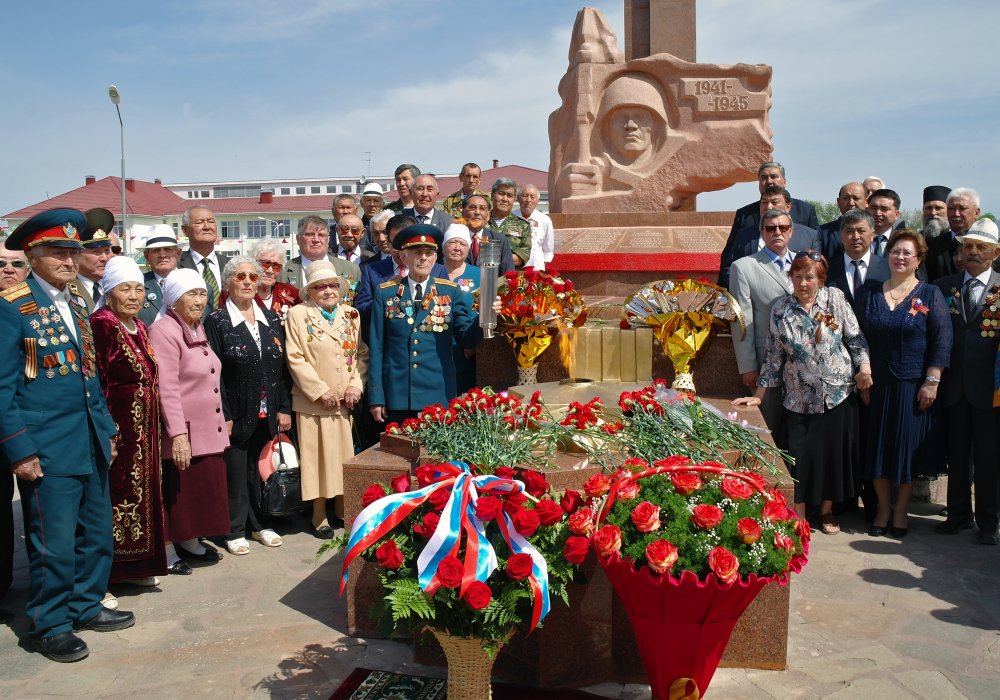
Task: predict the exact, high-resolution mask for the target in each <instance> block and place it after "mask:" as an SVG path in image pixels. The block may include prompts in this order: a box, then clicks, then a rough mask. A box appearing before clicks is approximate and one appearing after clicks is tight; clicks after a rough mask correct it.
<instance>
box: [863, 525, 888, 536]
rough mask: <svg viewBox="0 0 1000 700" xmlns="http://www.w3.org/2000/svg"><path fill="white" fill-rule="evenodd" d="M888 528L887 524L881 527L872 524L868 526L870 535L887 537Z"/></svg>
mask: <svg viewBox="0 0 1000 700" xmlns="http://www.w3.org/2000/svg"><path fill="white" fill-rule="evenodd" d="M887 531H888V529H887V528H886V527H885V526H882V527H879V526H878V525H872V526H871V527H870V528H868V536H869V537H885V533H886V532H887Z"/></svg>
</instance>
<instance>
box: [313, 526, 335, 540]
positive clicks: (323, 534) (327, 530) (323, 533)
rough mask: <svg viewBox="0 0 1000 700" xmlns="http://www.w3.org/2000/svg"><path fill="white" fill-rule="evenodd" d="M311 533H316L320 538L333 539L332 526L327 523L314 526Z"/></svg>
mask: <svg viewBox="0 0 1000 700" xmlns="http://www.w3.org/2000/svg"><path fill="white" fill-rule="evenodd" d="M312 531H313V534H314V535H316V537H318V538H319V539H321V540H332V539H333V528H332V527H330V526H329V525H320V526H319V527H314V528H313V529H312Z"/></svg>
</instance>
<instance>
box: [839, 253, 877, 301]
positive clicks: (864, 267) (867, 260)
mask: <svg viewBox="0 0 1000 700" xmlns="http://www.w3.org/2000/svg"><path fill="white" fill-rule="evenodd" d="M871 259H872V251H871V248H869V249H868V251H867V252H866V253H865V254H864V256H863V257H862V258H861V259H860V260H859V262H860V263H861V264H860V265H859V266H858V267H859V268H861V269H860V270H859V271H860V273H861V281H862V282H864V281H865V280H866V279H868V266H869V265H870V264H871ZM844 269H845V270H846V271H847V286H848V288H849V289H850V290H851V294H852V295H853V294H855V293H856V291H857V290H855V289H854V258H852V257H851V256H849V255H848V254H847V253H844Z"/></svg>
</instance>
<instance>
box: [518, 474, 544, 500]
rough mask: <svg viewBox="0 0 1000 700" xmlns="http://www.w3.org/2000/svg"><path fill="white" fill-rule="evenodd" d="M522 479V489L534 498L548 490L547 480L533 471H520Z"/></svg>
mask: <svg viewBox="0 0 1000 700" xmlns="http://www.w3.org/2000/svg"><path fill="white" fill-rule="evenodd" d="M521 476H522V479H523V480H524V489H525V491H527V492H528V493H530V494H531V495H532V496H534V497H535V498H539V497H541V495H542V494H544V493H545V492H546V491H548V490H549V482H548V481H546V480H545V477H544V476H542V475H541V474H539V473H538V472H535V471H525V472H523V473H522V475H521Z"/></svg>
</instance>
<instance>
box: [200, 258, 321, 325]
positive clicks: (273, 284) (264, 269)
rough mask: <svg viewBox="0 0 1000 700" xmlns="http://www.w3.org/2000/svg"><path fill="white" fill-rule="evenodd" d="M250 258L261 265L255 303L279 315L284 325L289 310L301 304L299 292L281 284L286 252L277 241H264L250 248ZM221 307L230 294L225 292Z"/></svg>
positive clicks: (285, 284) (294, 288)
mask: <svg viewBox="0 0 1000 700" xmlns="http://www.w3.org/2000/svg"><path fill="white" fill-rule="evenodd" d="M250 257H251V258H253V259H254V260H256V261H257V264H258V265H260V280H258V282H257V296H256V297H255V298H254V301H255V302H257V305H258V306H260V308H262V309H270V310H271V311H273V312H274V313H276V314H278V318H280V319H281V321H282V323H284V321H285V315H286V314H287V313H288V310H289V309H290V308H292V307H293V306H295V305H296V304H301V303H302V300H301V299H300V298H299V290H298V289H297V288H296V287H294V286H293V285H291V284H288V283H287V282H279V281H278V277H279V276H280V275H281V268H282V267H283V266H284V264H285V262H284V261H285V250H284V248H282V247H281V245H279V244H278V243H276V242H275V241H270V240H267V239H265V240H262V241H258V242H257V243H254V244H253V245H252V246H251V247H250ZM219 298H220V301H219V306H223V305H225V303H226V299H228V298H229V294H228V292H226V291H223V292H222V294H221V295H220V297H219Z"/></svg>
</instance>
